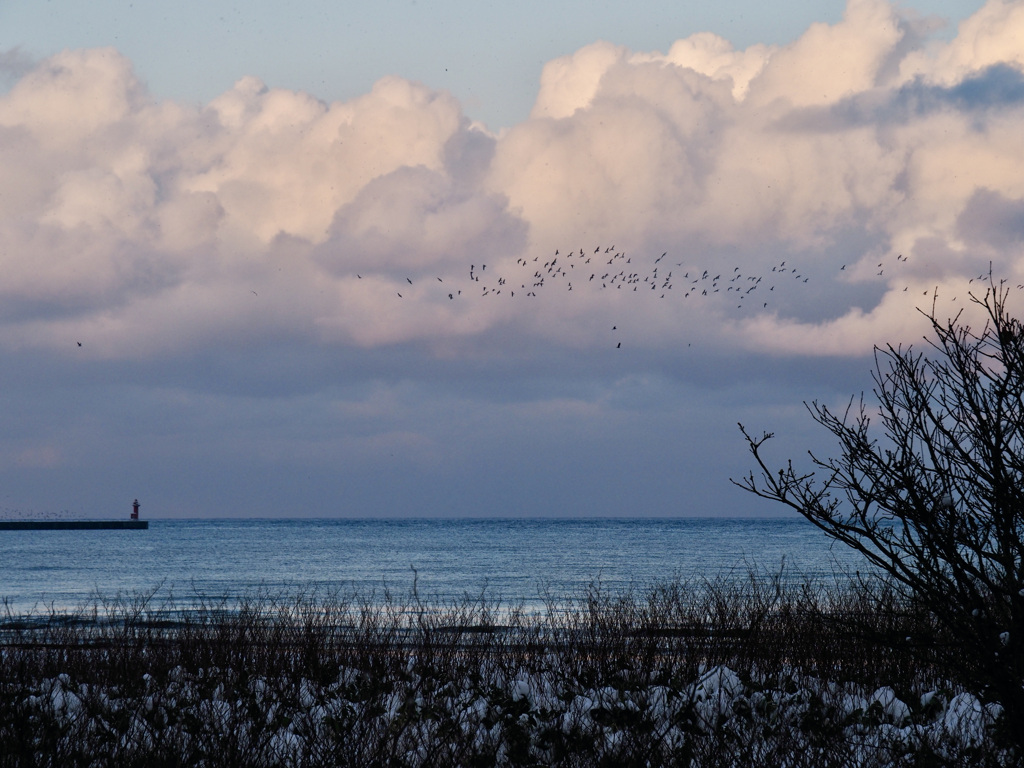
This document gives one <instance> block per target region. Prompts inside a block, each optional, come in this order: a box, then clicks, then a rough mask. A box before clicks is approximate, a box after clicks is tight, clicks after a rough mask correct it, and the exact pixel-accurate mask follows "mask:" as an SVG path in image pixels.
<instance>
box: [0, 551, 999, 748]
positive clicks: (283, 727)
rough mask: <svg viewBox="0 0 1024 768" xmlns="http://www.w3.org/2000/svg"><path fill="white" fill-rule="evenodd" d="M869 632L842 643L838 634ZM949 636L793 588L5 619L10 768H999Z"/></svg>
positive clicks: (725, 584) (149, 606) (833, 590)
mask: <svg viewBox="0 0 1024 768" xmlns="http://www.w3.org/2000/svg"><path fill="white" fill-rule="evenodd" d="M850 615H856V616H859V617H860V620H859V624H858V626H859V627H860V630H861V631H860V632H859V633H850V632H849V631H848V629H847V627H848V625H847V624H846V623H845V622H844V621H842V620H838V619H839V617H843V616H850ZM936 631H937V627H936V625H935V620H934V616H932V615H931V614H929V613H927V612H917V613H913V612H910V611H905V610H899V611H893V610H889V609H885V610H878V609H877V607H876V605H875V603H873V602H872V601H870V600H865V596H864V595H863V594H861V593H859V592H857V591H855V590H850V589H848V588H844V587H841V586H840V585H839V583H838V582H837V583H836V584H833V585H831V586H829V585H826V584H823V583H810V582H806V581H800V580H797V579H794V578H790V577H789V576H788V575H787V574H786V573H785V572H784V571H779V572H776V573H774V574H772V573H752V574H750V575H749V577H748V578H742V577H738V576H737V575H727V576H725V577H723V578H721V579H719V580H716V581H699V582H686V581H681V580H680V581H673V582H670V583H665V584H661V585H657V586H652V587H649V588H644V589H639V588H638V589H635V590H632V591H629V592H627V593H625V594H621V593H619V594H611V593H608V592H607V591H605V590H603V589H602V587H601V585H600V584H593V585H591V587H590V588H589V589H587V590H586V591H584V592H582V593H580V594H576V595H574V596H569V597H558V598H555V597H550V598H547V600H546V605H545V607H544V608H543V609H541V610H539V611H532V612H531V611H527V610H525V609H524V608H523V606H522V605H521V604H502V603H500V602H498V601H495V600H490V599H485V598H484V597H483V596H480V597H472V596H467V597H466V598H464V599H462V600H457V601H449V602H439V601H431V600H425V599H422V598H421V597H420V596H419V595H418V594H417V592H416V590H415V586H414V587H413V590H412V592H411V594H409V595H407V596H405V597H403V598H400V599H399V598H396V597H394V596H393V595H392V594H390V593H385V594H383V595H377V596H373V595H370V596H359V595H354V594H353V595H346V594H341V593H331V594H316V593H310V594H306V595H298V596H293V597H291V598H280V597H273V596H272V595H268V594H255V595H253V596H251V597H248V598H243V599H240V600H237V601H234V602H230V603H229V602H210V601H204V600H200V601H199V602H198V603H197V602H196V601H195V600H193V601H190V602H187V603H183V604H175V603H174V601H173V600H162V601H157V600H155V599H154V598H153V596H152V595H150V596H141V597H137V598H131V599H118V600H111V601H97V602H94V603H92V604H91V605H90V606H82V607H81V608H80V609H79V610H77V611H74V612H72V613H60V612H56V611H51V612H50V613H49V614H48V615H34V616H28V617H25V616H17V615H14V614H13V613H12V612H8V614H7V616H6V618H0V766H3V768H9V767H10V768H13V767H14V766H55V765H60V766H91V767H92V766H96V767H98V766H133V765H138V766H159V765H167V766H171V765H174V766H197V767H201V766H210V767H211V768H212V767H217V768H220V767H222V766H253V768H256V767H258V766H259V767H263V766H359V767H360V768H365V767H367V766H382V767H384V766H388V767H390V766H396V767H397V766H410V767H411V766H417V767H420V766H423V767H427V766H429V767H431V768H433V767H435V766H438V767H445V766H450V767H452V768H454V767H461V766H494V765H504V766H574V767H579V768H583V767H589V766H595V767H596V766H616V767H618V766H624V767H629V766H686V767H687V768H690V767H691V766H738V765H742V766H747V765H766V766H767V765H787V766H792V767H793V768H823V767H827V766H835V767H836V768H840V767H841V768H848V767H853V766H857V768H873V767H875V766H877V767H878V768H881V766H893V765H908V766H909V765H915V766H916V765H919V766H962V765H972V766H1004V765H1009V764H1010V762H1009V761H1008V759H1007V752H1006V751H1005V750H1000V749H998V748H993V745H992V742H991V739H990V738H989V736H988V735H987V733H988V732H989V731H991V728H992V725H991V721H992V719H993V718H992V717H991V716H990V715H991V713H990V712H988V711H987V710H985V709H984V708H980V706H979V705H978V703H977V700H976V699H975V698H974V697H973V696H971V695H969V694H967V693H966V692H958V691H957V690H955V689H954V688H951V687H950V686H949V685H948V683H947V682H946V681H945V679H944V677H943V672H942V670H941V668H940V667H938V666H937V665H936V664H934V663H931V662H930V661H929V659H928V657H927V654H925V655H924V656H922V654H921V653H917V652H912V651H911V649H909V648H905V647H901V648H896V649H895V650H894V651H893V652H891V653H885V654H882V653H879V645H878V643H877V642H876V638H880V637H882V638H884V637H889V636H891V635H893V634H914V635H924V634H930V633H934V632H936Z"/></svg>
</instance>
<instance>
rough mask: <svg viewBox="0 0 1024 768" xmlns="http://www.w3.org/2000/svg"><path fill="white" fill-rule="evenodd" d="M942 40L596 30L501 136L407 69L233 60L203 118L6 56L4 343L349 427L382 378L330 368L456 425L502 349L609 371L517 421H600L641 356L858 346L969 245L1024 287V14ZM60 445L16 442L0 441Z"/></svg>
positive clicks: (38, 448) (114, 56)
mask: <svg viewBox="0 0 1024 768" xmlns="http://www.w3.org/2000/svg"><path fill="white" fill-rule="evenodd" d="M932 31H933V29H932V23H931V22H930V21H929V20H923V19H920V18H917V17H915V16H914V15H912V14H909V13H907V14H902V13H901V12H899V11H897V10H896V9H895V8H894V6H892V5H891V4H890V3H888V2H886V1H885V0H850V2H849V4H848V7H847V10H846V14H845V17H844V18H843V20H842V21H841V22H840V23H838V24H836V25H834V26H829V25H824V24H816V25H814V26H812V27H811V28H809V29H808V30H807V31H806V32H805V33H804V34H803V35H802V36H801V37H799V38H798V39H797V40H795V41H793V42H792V43H790V44H788V45H784V46H767V45H755V46H751V47H749V48H747V49H745V50H735V49H734V48H733V47H732V45H731V44H730V43H729V42H728V41H726V40H724V39H722V38H720V37H718V36H716V35H714V34H712V33H701V34H698V35H694V36H692V37H689V38H686V39H683V40H678V41H676V42H675V43H674V44H673V45H672V46H671V47H670V48H669V50H668V51H667V52H666V53H661V52H643V51H630V50H628V49H626V48H623V47H621V46H617V45H614V44H613V43H610V42H595V43H593V44H591V45H588V46H587V47H585V48H582V49H580V50H578V51H576V52H574V53H572V54H570V55H567V56H565V57H563V58H560V59H557V60H554V61H551V62H549V63H548V64H547V65H546V66H545V68H544V70H543V75H542V78H541V82H540V84H539V91H538V95H537V99H536V104H535V106H534V109H533V112H532V114H531V116H530V118H529V119H528V120H527V121H525V122H523V123H521V124H519V125H516V126H514V127H512V128H510V129H508V130H506V131H503V132H502V133H500V134H493V133H491V132H489V131H488V130H487V128H486V127H485V126H482V125H478V124H474V123H472V122H471V121H469V120H468V119H467V118H466V117H465V116H464V114H463V112H462V110H461V108H460V105H459V103H458V102H457V101H456V100H455V99H454V98H453V97H452V96H451V95H450V94H448V93H446V92H444V91H439V90H434V89H432V88H431V87H430V86H429V85H428V84H422V83H416V82H410V81H407V80H404V79H401V78H398V77H384V78H382V79H381V80H379V81H378V82H377V83H376V85H375V86H374V87H373V89H372V90H371V91H370V92H369V93H367V94H365V95H363V96H360V97H359V98H356V99H353V100H351V101H347V102H335V103H330V104H328V103H324V102H322V101H320V100H318V99H317V98H316V96H315V95H314V94H309V93H302V92H293V91H286V90H277V89H268V88H267V87H266V86H264V85H263V83H261V82H260V81H259V80H258V79H256V78H253V77H243V78H242V79H240V80H239V81H238V82H237V83H236V84H235V86H234V87H233V88H232V89H231V90H229V91H227V92H225V93H223V94H221V95H220V96H219V97H218V98H216V99H214V100H213V101H211V102H209V103H206V104H199V105H193V104H183V103H176V102H171V101H163V100H160V99H158V98H156V97H154V95H153V94H151V93H150V92H149V91H148V90H147V88H146V85H145V84H144V83H142V82H140V80H139V79H138V78H137V77H136V75H135V74H134V72H133V69H132V63H131V61H129V60H127V59H126V58H125V57H124V56H122V55H121V54H120V53H118V51H117V50H115V49H113V48H104V49H92V50H68V51H64V52H62V53H60V54H58V55H56V56H53V57H51V58H48V59H46V60H44V61H41V62H38V63H32V62H27V61H26V60H25V59H24V58H23V57H22V56H20V55H19V54H18V52H17V51H8V52H7V53H4V54H2V55H0V70H2V71H3V73H4V74H5V76H6V77H7V78H8V80H10V81H11V82H12V83H13V84H12V85H11V86H10V88H9V90H7V91H6V92H5V93H4V94H3V95H2V96H0V168H3V169H4V172H3V174H0V274H2V275H3V277H2V279H0V349H2V350H5V351H6V353H7V354H8V355H15V356H18V355H20V356H22V357H20V358H18V359H24V360H28V359H32V360H45V361H47V362H46V365H52V366H54V370H67V369H66V368H61V366H66V365H74V366H80V368H76V369H75V370H76V371H78V373H76V375H92V374H88V373H87V372H88V371H98V370H99V369H98V368H96V367H95V366H99V365H101V364H102V365H107V366H115V367H114V368H108V369H107V370H108V371H109V370H127V371H136V373H135V374H132V375H137V376H141V377H142V378H147V377H151V380H148V381H149V383H145V384H140V386H145V387H149V386H150V385H151V384H152V381H162V382H165V383H166V382H168V381H169V382H171V383H170V384H165V385H166V386H169V387H171V388H172V389H173V388H174V387H177V386H181V387H184V389H185V390H187V391H202V392H203V393H205V394H203V395H202V396H201V398H200V399H202V398H206V397H214V398H216V397H220V396H221V395H220V394H218V393H217V392H216V390H218V389H224V390H230V389H231V388H232V387H233V386H236V385H238V386H242V387H243V388H245V389H246V391H247V392H249V393H250V394H251V393H252V392H253V391H254V390H258V389H260V388H264V389H269V390H274V389H275V388H276V387H280V388H283V389H284V390H288V391H289V392H292V393H293V394H294V393H295V392H301V393H302V394H301V397H303V398H306V397H312V398H314V400H315V399H317V398H322V399H323V402H321V403H320V404H319V405H318V406H316V407H313V406H310V405H309V401H308V400H303V401H301V402H300V401H295V402H292V404H291V405H290V406H289V408H295V409H298V411H299V412H300V413H301V414H304V415H296V414H294V413H293V414H292V416H290V417H285V416H284V415H282V416H281V419H282V421H283V422H289V421H290V419H292V418H294V419H296V420H297V422H301V423H307V424H310V425H312V424H313V423H315V422H317V419H318V418H319V417H311V416H309V413H321V414H322V410H321V408H326V409H328V410H330V409H332V408H341V409H342V410H343V411H345V413H344V414H342V415H337V414H336V415H337V418H339V419H345V420H346V421H344V423H345V425H346V427H345V429H347V430H349V432H350V433H351V430H352V429H353V427H352V422H351V419H353V418H363V417H362V416H353V414H352V413H351V412H349V411H347V410H345V409H346V408H348V406H342V405H340V403H350V402H359V403H361V405H360V408H362V407H367V404H368V403H369V402H371V401H374V398H376V397H378V396H380V397H386V395H382V394H381V392H391V393H392V395H393V394H394V390H391V389H390V388H384V389H383V390H380V391H377V390H375V392H377V394H374V395H367V394H366V392H363V393H362V394H353V393H352V392H349V393H348V394H346V395H340V394H339V393H338V392H337V391H334V392H333V394H331V395H330V396H328V395H327V394H325V393H326V392H327V390H328V389H329V388H330V387H332V386H336V385H338V382H339V381H341V382H343V386H349V385H351V386H354V387H358V386H362V385H360V384H359V383H358V381H359V380H363V381H367V380H372V381H383V380H386V381H395V380H403V377H406V378H407V379H408V380H412V381H415V382H418V383H417V384H416V386H419V387H423V388H426V389H428V390H430V391H431V394H430V396H429V398H428V399H429V400H430V402H431V403H433V405H432V406H431V407H432V408H439V409H440V410H441V411H445V412H447V413H448V415H450V416H454V411H457V408H456V407H455V406H454V405H452V403H453V402H454V401H453V400H452V399H451V398H455V400H457V399H458V398H457V397H455V396H454V395H452V394H451V393H452V392H458V391H459V388H460V387H461V386H463V385H461V384H460V385H457V384H452V383H451V382H452V381H454V380H455V379H454V374H450V372H451V371H458V376H463V377H469V378H471V379H472V380H473V381H474V382H475V383H474V385H473V386H474V387H481V388H482V389H480V390H479V392H483V391H485V390H487V387H488V386H489V385H488V384H487V379H488V376H490V375H491V374H489V373H487V371H491V370H496V371H498V372H499V373H497V374H494V375H496V376H498V377H499V378H504V382H505V384H506V385H507V386H508V387H511V388H512V389H513V390H514V389H515V386H516V385H515V380H516V377H518V376H521V375H523V374H522V372H523V371H531V370H532V371H535V372H536V371H540V372H542V373H540V374H538V375H542V376H548V377H550V376H554V377H555V378H557V376H558V375H560V374H558V373H557V372H558V371H561V370H564V369H565V368H566V367H567V366H568V367H572V366H577V367H578V369H579V371H581V372H582V373H581V375H583V376H585V377H597V378H601V377H607V376H611V377H612V379H613V380H614V381H616V382H619V383H618V384H615V385H613V389H612V390H608V391H604V392H603V393H602V394H600V395H595V396H594V397H593V398H588V397H583V398H582V400H578V399H577V397H578V395H574V396H572V397H570V398H569V399H568V400H564V399H560V396H559V395H557V394H551V393H547V394H545V395H544V396H543V397H541V398H539V399H540V400H543V401H544V405H543V407H542V408H539V410H537V411H531V412H530V413H529V414H523V413H518V414H515V416H514V417H513V416H510V418H516V419H525V421H526V422H530V421H531V420H539V421H538V423H542V422H548V421H550V420H551V419H553V418H556V417H554V416H553V415H552V413H551V412H550V410H548V409H554V411H555V412H558V413H563V414H564V413H571V412H573V409H574V408H577V407H582V408H583V411H586V410H587V408H589V407H591V406H592V405H593V403H594V402H600V403H603V406H602V408H601V409H599V410H600V412H601V413H604V414H605V415H607V412H608V409H609V408H610V409H612V410H614V408H615V406H614V405H610V404H611V403H614V402H615V400H614V397H613V395H612V394H611V393H612V392H613V391H614V387H615V386H620V385H621V382H623V381H632V382H633V383H634V384H635V385H636V386H638V387H639V388H640V389H641V390H642V389H644V387H647V386H655V385H654V384H652V383H651V381H652V380H651V379H649V378H647V377H648V376H649V375H650V373H651V371H652V370H654V369H657V370H658V371H659V372H660V373H665V372H666V371H668V372H669V373H670V375H675V374H678V375H680V376H684V377H688V380H690V381H691V382H698V384H696V385H699V386H707V385H709V384H711V383H713V382H714V381H716V380H719V379H721V380H729V381H731V382H735V380H736V370H735V368H734V367H733V365H732V364H731V363H730V362H728V361H730V360H734V359H736V357H737V356H741V355H751V354H753V355H756V356H758V359H761V360H768V361H776V362H774V363H770V364H769V367H771V365H776V364H777V365H780V366H781V365H783V364H786V363H785V361H790V362H789V364H790V365H792V366H793V367H792V370H794V371H804V370H806V369H805V368H802V367H801V366H802V365H803V363H800V361H813V360H816V359H820V358H822V357H827V358H829V359H830V360H844V359H849V360H862V359H863V358H864V356H865V355H866V354H868V353H869V352H870V350H871V348H872V345H873V344H876V343H884V342H886V341H899V340H902V339H910V340H913V339H916V338H919V336H920V333H921V330H922V325H921V322H920V316H919V315H918V313H917V312H916V311H915V308H916V307H918V306H926V307H930V306H931V302H932V300H933V296H935V295H937V302H938V304H937V306H938V307H939V308H940V311H946V310H947V309H948V310H949V311H951V312H954V311H956V310H958V309H959V308H961V307H963V306H964V305H965V304H966V300H967V295H968V291H969V290H971V289H974V288H976V287H977V286H978V284H979V281H978V279H977V278H978V277H979V276H980V275H982V274H984V273H987V271H988V265H989V263H991V264H992V265H993V267H992V268H993V271H994V274H995V275H996V276H997V277H1002V278H1006V279H1007V280H1008V281H1009V282H1010V284H1011V285H1014V286H1016V285H1017V284H1018V283H1021V284H1024V259H1022V256H1024V224H1022V222H1024V131H1022V130H1021V126H1022V125H1024V49H1022V48H1021V46H1020V39H1021V37H1022V35H1024V6H1022V5H1021V4H1020V3H1016V2H1006V1H1004V0H990V2H988V3H986V4H985V5H984V6H983V7H981V8H980V9H979V10H978V12H977V13H975V14H974V15H973V16H971V17H970V18H969V19H967V20H966V21H964V22H963V23H962V24H961V25H960V27H959V29H958V31H957V34H956V35H955V36H954V37H953V38H952V39H951V40H949V41H936V40H934V39H932V38H931V37H930V33H931V32H932ZM936 291H937V294H936ZM619 352H621V353H624V354H626V353H628V354H630V355H633V357H630V358H628V360H629V363H628V364H627V363H625V362H623V361H625V360H626V359H627V358H626V357H624V355H623V356H620V357H619V358H615V357H613V355H615V354H616V353H619ZM202 361H206V362H202ZM210 361H214V362H210ZM254 361H258V364H257V362H254ZM325 361H328V362H325ZM40 365H42V363H40ZM90 366H93V367H90ZM118 366H121V367H118ZM133 366H142V368H137V367H136V368H133ZM506 366H507V367H506ZM616 366H618V367H616ZM652 366H653V368H652ZM140 370H145V371H147V373H145V374H139V373H138V371H140ZM511 371H515V373H511ZM83 372H84V373H83ZM445 372H449V373H445ZM545 372H546V373H545ZM609 372H611V373H609ZM672 372H675V373H672ZM448 375H452V376H453V378H451V379H447V378H446V376H448ZM793 375H797V374H793ZM96 376H98V377H99V378H100V379H102V378H103V375H102V374H99V373H96ZM630 377H636V378H632V379H631V378H630ZM445 381H446V382H448V383H447V384H442V383H440V382H445ZM463 381H465V379H463ZM432 382H433V383H432ZM644 382H646V383H644ZM701 382H702V383H701ZM549 383H551V382H550V381H549ZM97 386H98V385H97ZM399 386H400V385H399ZM435 386H436V387H437V389H432V388H433V387H435ZM522 386H523V387H524V388H525V389H529V386H530V385H528V384H525V383H524V384H523V385H522ZM555 391H556V392H557V384H556V385H555ZM97 396H98V397H99V395H97ZM247 396H248V395H247ZM197 397H200V396H199V395H197ZM479 397H480V398H481V401H490V400H492V399H493V398H494V397H497V398H498V399H501V398H503V397H507V394H502V395H493V396H492V395H479ZM523 397H524V398H525V400H526V401H529V400H530V399H531V396H530V395H523ZM398 399H399V401H400V400H401V397H399V398H398ZM512 399H513V400H514V399H515V397H512ZM302 403H305V405H303V404H302ZM164 405H165V407H166V408H168V409H170V410H171V411H174V410H175V409H177V408H178V407H179V406H180V403H177V404H176V401H174V398H173V397H172V398H171V402H169V403H165V404H164ZM197 407H198V408H199V409H200V410H201V411H202V412H204V413H206V412H207V409H212V410H211V411H210V412H213V411H216V410H217V409H214V408H213V407H212V406H211V405H210V404H209V402H208V401H206V400H202V402H200V403H199V404H198V405H197ZM219 407H221V408H223V407H226V406H225V405H224V403H221V405H220V406H219ZM307 407H309V408H311V409H312V410H311V411H309V412H307V411H306V410H305V408H307ZM508 407H515V406H512V405H509V406H508ZM385 411H386V412H388V413H393V409H392V410H388V409H385ZM332 413H333V411H332ZM478 415H479V414H478ZM331 418H334V416H332V417H331ZM409 418H412V417H411V416H409ZM586 418H589V417H588V416H586V415H584V414H583V413H579V414H577V416H576V419H577V420H576V422H574V423H583V422H584V421H585V419H586ZM311 428H312V427H311ZM468 429H469V428H468V427H467V430H468ZM357 432H358V430H357ZM430 432H431V430H429V429H427V428H425V427H424V428H423V429H418V428H415V427H411V426H410V425H409V424H408V423H407V422H403V421H402V420H400V419H395V420H394V423H393V424H391V425H390V426H388V427H378V428H376V429H372V430H367V432H366V434H365V440H360V439H357V438H353V437H351V436H350V437H349V438H346V439H349V440H355V442H354V443H351V445H349V446H348V447H345V446H342V445H339V444H337V441H336V440H335V439H334V438H327V437H325V438H324V440H326V441H327V442H326V443H323V444H318V445H320V449H319V450H322V452H324V453H327V454H331V452H332V451H341V452H342V453H345V454H346V455H348V452H349V451H352V452H353V456H358V455H360V454H361V453H365V452H366V451H369V452H370V453H372V454H373V455H381V454H382V452H383V453H384V454H388V453H389V452H391V451H392V450H393V448H394V446H396V445H397V446H404V448H403V450H406V449H407V450H408V451H409V453H410V455H413V456H415V457H418V458H415V459H414V461H417V462H421V464H420V466H422V467H424V468H425V469H424V470H423V471H427V469H426V468H430V471H440V470H438V468H439V467H444V466H447V462H448V461H453V462H457V461H459V460H463V459H465V458H466V454H465V453H463V452H462V451H461V450H454V449H452V448H451V446H450V445H449V446H448V447H444V446H445V443H444V440H443V439H442V438H440V437H438V433H437V432H436V431H435V432H434V436H433V437H430V438H427V437H424V435H425V434H428V433H430ZM86 433H88V429H87V428H86V427H84V426H83V427H82V434H86ZM275 434H278V433H277V432H275ZM459 435H460V437H459V440H462V441H463V442H464V443H465V444H467V445H468V444H472V439H471V438H470V437H468V436H467V435H469V432H465V433H463V432H459ZM520 437H521V438H522V440H528V437H526V433H525V432H524V433H522V435H520ZM12 439H13V438H12ZM83 439H84V438H83ZM275 439H276V438H275ZM282 439H283V438H282ZM296 439H297V438H296ZM517 439H518V438H517ZM72 442H73V441H72ZM243 442H245V441H243ZM303 444H304V445H306V449H308V448H309V446H308V444H307V443H306V442H304V443H303ZM83 445H91V443H89V441H88V440H86V441H85V442H84V443H83ZM287 445H289V443H288V441H287V440H284V442H275V446H277V447H274V448H271V447H266V452H267V453H266V455H268V456H269V455H278V454H279V453H280V452H282V451H283V452H284V453H287V452H288V450H290V449H288V448H287V447H282V446H287ZM292 447H293V448H294V449H295V450H296V451H298V452H299V453H301V450H299V449H298V448H297V447H295V446H294V445H293V446H292ZM235 448H237V446H235ZM306 449H303V450H306ZM88 450H92V448H85V447H83V448H81V451H82V452H86V451H88ZM69 451H71V452H72V453H73V448H69V447H68V446H66V445H65V446H63V447H55V446H54V445H53V444H51V443H50V442H47V440H46V439H45V438H44V437H41V436H38V435H37V436H35V437H34V438H33V441H32V442H31V444H28V443H23V442H18V441H17V440H14V442H13V443H12V444H11V445H10V446H6V447H5V446H0V460H2V461H4V462H6V464H7V465H9V466H12V467H13V466H15V465H17V466H25V465H30V466H37V465H38V466H43V465H45V466H50V465H54V464H60V462H61V461H62V458H61V457H63V456H65V455H67V454H68V452H69ZM332 455H333V454H332ZM3 457H7V458H6V459H4V458H3Z"/></svg>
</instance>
